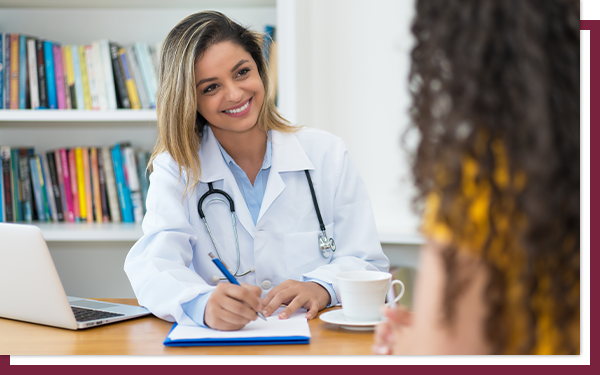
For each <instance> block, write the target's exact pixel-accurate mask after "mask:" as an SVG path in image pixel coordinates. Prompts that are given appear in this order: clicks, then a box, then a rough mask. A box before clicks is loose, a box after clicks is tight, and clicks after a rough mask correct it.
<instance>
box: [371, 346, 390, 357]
mask: <svg viewBox="0 0 600 375" xmlns="http://www.w3.org/2000/svg"><path fill="white" fill-rule="evenodd" d="M373 351H374V352H375V354H378V355H385V354H387V353H388V349H387V347H385V346H382V345H374V346H373Z"/></svg>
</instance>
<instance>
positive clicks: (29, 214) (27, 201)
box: [19, 155, 34, 223]
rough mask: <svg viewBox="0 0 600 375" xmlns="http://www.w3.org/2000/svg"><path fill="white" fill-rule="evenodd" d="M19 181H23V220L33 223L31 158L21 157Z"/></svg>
mask: <svg viewBox="0 0 600 375" xmlns="http://www.w3.org/2000/svg"><path fill="white" fill-rule="evenodd" d="M19 179H20V180H21V193H22V200H21V201H22V207H23V209H22V210H23V218H22V220H23V221H25V222H27V223H31V222H32V221H33V205H34V202H33V192H32V191H31V173H30V171H29V156H28V155H26V156H19Z"/></svg>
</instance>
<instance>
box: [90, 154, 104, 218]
mask: <svg viewBox="0 0 600 375" xmlns="http://www.w3.org/2000/svg"><path fill="white" fill-rule="evenodd" d="M90 165H91V170H92V172H91V175H92V196H93V197H94V215H95V216H96V221H97V222H98V223H101V222H102V220H103V216H102V200H101V198H100V195H101V193H100V175H99V173H98V149H97V148H96V147H90Z"/></svg>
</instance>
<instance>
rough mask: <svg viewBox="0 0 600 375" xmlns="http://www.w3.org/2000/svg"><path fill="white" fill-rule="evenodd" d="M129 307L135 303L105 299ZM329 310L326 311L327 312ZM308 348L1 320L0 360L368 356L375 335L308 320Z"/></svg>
mask: <svg viewBox="0 0 600 375" xmlns="http://www.w3.org/2000/svg"><path fill="white" fill-rule="evenodd" d="M102 300H103V301H107V302H118V303H125V304H130V305H135V304H137V301H136V300H135V299H102ZM325 311H326V310H325ZM308 324H309V328H310V333H311V338H310V344H308V345H261V346H213V347H167V346H164V345H163V341H164V339H165V337H166V336H167V333H168V332H169V330H170V329H171V326H172V323H169V322H165V321H163V320H161V319H158V318H156V317H154V316H147V317H143V318H138V319H133V320H130V321H126V322H120V323H114V324H109V325H106V326H102V327H96V328H90V329H85V330H81V331H70V330H66V329H61V328H53V327H46V326H41V325H37V324H31V323H24V322H18V321H14V320H9V319H2V318H0V355H7V354H8V355H75V354H80V355H120V354H124V355H186V354H192V355H220V354H224V355H246V354H258V355H370V354H371V344H372V342H373V331H348V330H345V329H343V328H340V327H338V326H336V325H332V324H328V323H325V322H323V321H322V320H321V319H319V317H317V318H315V319H313V320H310V321H309V323H308Z"/></svg>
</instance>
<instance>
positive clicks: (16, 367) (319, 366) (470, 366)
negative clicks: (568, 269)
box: [0, 20, 600, 375]
mask: <svg viewBox="0 0 600 375" xmlns="http://www.w3.org/2000/svg"><path fill="white" fill-rule="evenodd" d="M581 29H582V30H586V40H585V41H586V46H585V56H586V66H589V67H598V66H600V49H598V48H595V46H596V45H595V43H594V42H597V41H598V40H600V37H599V34H600V21H599V20H587V21H582V22H581ZM583 82H584V85H585V86H584V87H585V96H586V111H585V118H586V128H585V134H586V145H585V149H586V155H585V159H584V160H595V158H596V157H598V156H599V155H600V147H598V146H597V145H596V144H595V141H597V140H600V128H599V126H598V125H599V123H600V121H598V119H599V117H600V116H599V115H600V111H599V110H598V109H599V108H600V69H587V70H586V72H585V80H584V81H583ZM588 83H589V84H588ZM584 164H586V173H585V174H584V179H585V181H586V188H585V190H586V196H585V202H586V204H585V206H586V207H587V206H589V207H591V208H592V209H591V210H590V211H587V210H585V212H586V231H585V233H586V241H585V242H584V245H583V249H582V250H584V254H585V255H584V257H583V259H582V262H583V263H584V264H586V267H585V273H584V277H585V281H584V283H583V285H584V288H583V291H584V293H585V297H584V299H583V300H584V301H585V302H584V304H583V306H584V307H585V308H584V314H583V319H582V321H584V322H585V323H584V324H583V326H582V331H583V332H582V334H583V336H582V340H585V346H584V348H585V349H584V350H585V352H586V353H587V352H589V353H591V354H592V355H591V356H590V357H589V358H588V360H587V361H584V362H571V361H569V362H560V359H558V360H559V361H558V362H557V361H556V360H557V358H553V360H552V361H547V362H546V361H518V362H515V361H511V362H499V361H494V362H489V361H477V362H475V361H471V362H463V361H453V360H451V361H448V362H447V361H423V362H415V361H409V362H400V360H401V359H402V358H394V359H397V360H398V361H386V362H383V361H378V359H380V358H373V359H374V360H375V361H373V362H367V361H360V362H358V361H357V362H341V361H330V362H324V361H315V362H313V361H306V362H301V363H300V362H299V363H298V364H296V365H291V363H290V362H281V361H277V362H266V361H265V362H259V361H248V362H245V361H239V362H237V361H235V357H231V358H224V360H232V359H233V360H234V361H231V362H225V363H223V362H204V361H201V362H196V361H193V362H192V361H186V359H185V358H182V357H178V358H177V359H178V360H181V362H174V361H169V362H160V361H150V362H144V361H103V362H99V361H98V362H97V363H94V364H93V366H89V363H82V362H80V361H68V362H61V361H51V362H47V361H39V362H11V361H10V360H9V357H8V356H0V372H1V373H3V374H23V373H24V374H30V373H34V372H35V373H41V374H54V373H60V374H64V375H66V374H70V373H75V372H76V371H77V372H82V371H84V372H85V373H86V374H89V375H96V374H98V375H100V374H102V375H105V374H106V373H107V372H108V373H112V374H114V373H122V372H124V371H130V372H131V373H151V374H154V373H159V374H173V373H176V372H177V371H182V370H183V371H189V373H200V372H201V373H209V374H215V375H221V374H227V373H231V372H235V373H240V374H244V375H245V374H258V373H260V374H262V375H264V374H269V373H282V374H284V375H295V374H298V375H300V374H302V375H306V374H312V373H315V374H316V373H323V372H328V373H330V374H336V373H340V371H344V372H346V373H347V374H348V375H350V374H357V373H358V374H369V375H383V374H395V373H396V374H400V373H407V371H416V372H417V373H432V372H436V373H444V374H446V373H450V372H454V371H453V370H456V372H460V373H471V372H475V371H477V372H481V373H485V374H486V375H493V374H498V375H506V374H510V373H514V372H515V370H516V371H518V373H526V372H527V373H538V374H539V373H543V374H544V375H547V374H560V375H565V374H569V373H570V374H579V373H581V374H586V373H592V372H593V371H592V368H595V365H594V363H596V365H597V364H598V362H596V361H597V355H595V353H598V351H597V350H595V349H596V348H597V347H598V344H596V340H597V339H598V336H596V335H595V333H597V332H598V329H597V326H598V323H597V322H598V321H597V319H595V315H596V314H592V315H591V316H592V319H589V320H588V319H587V317H586V315H587V314H586V313H585V311H587V310H590V311H592V312H593V311H597V310H596V307H597V305H598V297H597V296H596V295H595V293H594V296H593V298H591V299H588V298H587V294H588V293H587V288H586V287H585V286H586V285H590V284H591V285H592V286H593V285H597V284H596V282H598V272H592V274H591V275H589V274H588V273H587V264H588V263H589V264H592V265H596V264H598V262H597V261H598V255H597V253H596V252H595V251H593V252H592V253H587V252H586V251H585V249H586V248H587V246H586V245H587V240H588V236H587V229H588V227H590V228H592V233H597V232H598V230H595V229H596V228H597V227H598V225H597V224H598V219H597V218H598V215H597V214H596V209H598V208H600V206H599V205H598V200H599V198H600V194H595V193H596V192H598V191H600V190H599V188H600V183H599V181H600V177H599V175H598V174H595V173H587V172H588V168H589V167H587V163H585V162H584ZM591 165H595V163H591ZM588 191H590V192H591V193H589V194H588V193H587V192H588ZM589 240H590V241H591V243H590V245H591V246H590V248H592V249H598V247H599V246H598V244H599V243H600V240H599V239H598V237H597V236H591V237H590V238H589ZM594 271H595V269H594ZM591 290H592V291H593V290H595V288H593V287H592V288H591ZM585 332H591V334H590V337H591V339H592V340H591V341H589V340H587V335H586V334H585ZM1 334H2V332H0V335H1ZM152 359H153V360H154V359H155V357H153V358H152ZM195 359H196V360H197V359H199V358H195ZM274 359H275V358H274ZM282 359H283V360H292V361H294V360H295V359H296V358H293V357H286V358H282ZM298 359H301V358H298ZM339 359H343V358H339ZM348 359H349V360H352V358H348ZM424 359H426V358H424ZM438 359H439V358H438ZM499 359H501V358H499ZM99 360H102V358H101V357H100V358H99ZM165 360H168V359H165ZM184 361H185V362H184Z"/></svg>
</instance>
